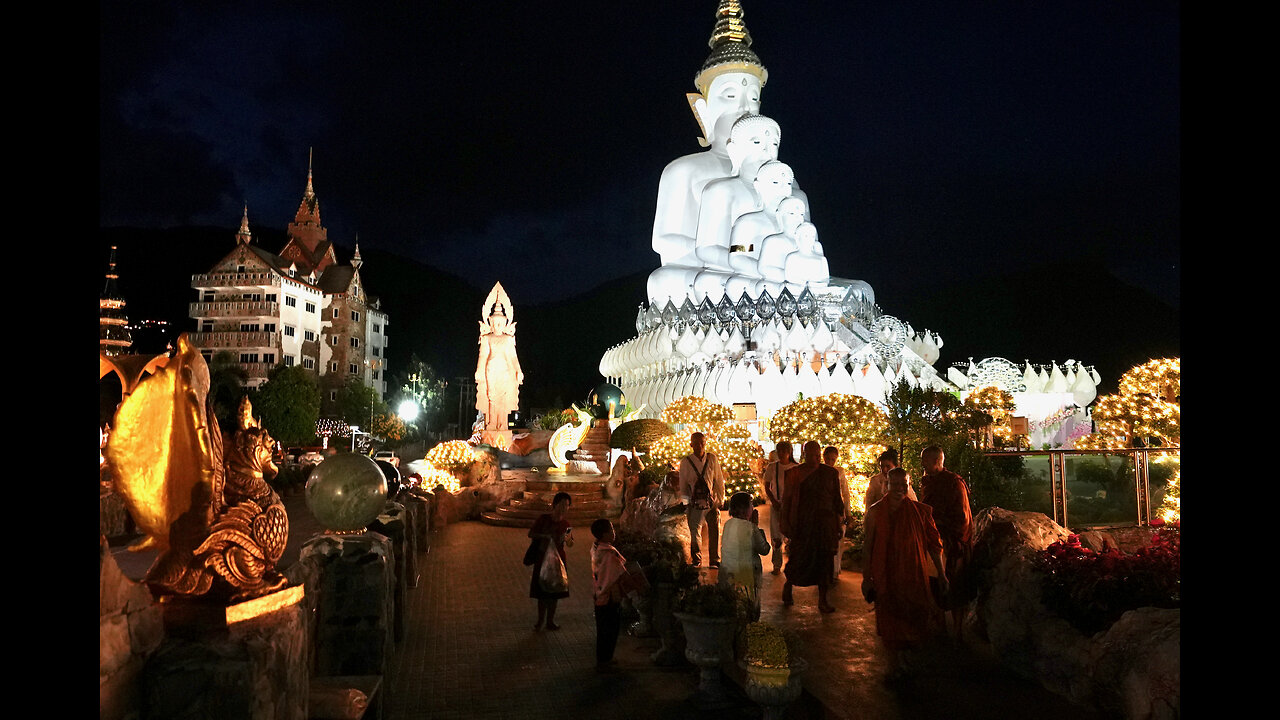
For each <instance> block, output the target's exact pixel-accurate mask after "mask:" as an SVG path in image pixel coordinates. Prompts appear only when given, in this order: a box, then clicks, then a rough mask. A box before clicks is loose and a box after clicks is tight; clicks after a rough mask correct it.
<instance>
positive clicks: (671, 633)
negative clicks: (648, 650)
mask: <svg viewBox="0 0 1280 720" xmlns="http://www.w3.org/2000/svg"><path fill="white" fill-rule="evenodd" d="M675 597H676V585H675V583H668V582H660V583H657V584H656V585H654V587H653V593H652V599H651V600H650V603H649V605H650V608H651V610H652V615H653V629H654V630H656V631H657V633H658V637H659V638H661V639H662V645H661V646H660V647H659V648H658V649H657V650H655V651H654V652H653V654H652V655H650V656H649V660H650V661H652V662H653V664H654V665H660V666H663V667H670V666H672V665H678V664H680V658H681V657H682V654H681V653H680V651H679V649H678V648H677V637H676V619H675V615H673V614H672V611H671V604H672V602H673V601H674V600H675Z"/></svg>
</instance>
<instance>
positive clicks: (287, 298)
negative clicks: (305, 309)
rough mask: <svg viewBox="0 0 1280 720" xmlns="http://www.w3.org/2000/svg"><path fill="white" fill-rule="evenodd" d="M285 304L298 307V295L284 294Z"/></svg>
mask: <svg viewBox="0 0 1280 720" xmlns="http://www.w3.org/2000/svg"><path fill="white" fill-rule="evenodd" d="M284 306H285V307H298V298H296V297H294V296H292V295H285V296H284Z"/></svg>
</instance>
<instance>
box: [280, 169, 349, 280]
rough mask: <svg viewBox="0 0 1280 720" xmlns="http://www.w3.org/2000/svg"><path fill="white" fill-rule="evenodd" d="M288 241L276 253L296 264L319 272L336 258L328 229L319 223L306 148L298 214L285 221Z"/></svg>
mask: <svg viewBox="0 0 1280 720" xmlns="http://www.w3.org/2000/svg"><path fill="white" fill-rule="evenodd" d="M287 232H288V235H289V241H288V242H287V243H285V246H284V248H283V249H281V250H280V256H281V257H283V258H286V259H288V260H292V261H294V262H297V263H298V265H299V267H306V268H307V269H308V270H315V271H316V273H321V272H323V271H324V269H325V268H326V267H328V266H329V265H332V264H333V263H335V262H337V258H336V257H335V256H334V254H333V246H332V244H330V242H329V231H328V230H326V229H325V228H324V226H323V225H321V224H320V200H319V199H318V198H316V191H315V186H314V185H313V183H312V177H311V151H310V150H308V151H307V189H306V190H305V191H303V193H302V204H301V205H299V206H298V214H297V215H296V216H294V218H293V222H291V223H289V228H288V231H287Z"/></svg>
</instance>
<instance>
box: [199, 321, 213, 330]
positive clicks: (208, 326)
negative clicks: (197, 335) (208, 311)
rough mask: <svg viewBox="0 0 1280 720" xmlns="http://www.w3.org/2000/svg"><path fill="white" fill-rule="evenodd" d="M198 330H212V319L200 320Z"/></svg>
mask: <svg viewBox="0 0 1280 720" xmlns="http://www.w3.org/2000/svg"><path fill="white" fill-rule="evenodd" d="M200 332H213V321H212V320H203V321H201V322H200Z"/></svg>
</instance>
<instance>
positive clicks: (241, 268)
mask: <svg viewBox="0 0 1280 720" xmlns="http://www.w3.org/2000/svg"><path fill="white" fill-rule="evenodd" d="M236 272H238V273H242V272H244V266H243V265H237V266H236Z"/></svg>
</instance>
